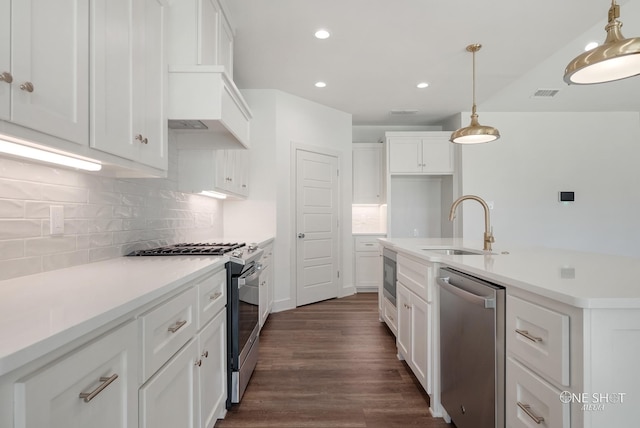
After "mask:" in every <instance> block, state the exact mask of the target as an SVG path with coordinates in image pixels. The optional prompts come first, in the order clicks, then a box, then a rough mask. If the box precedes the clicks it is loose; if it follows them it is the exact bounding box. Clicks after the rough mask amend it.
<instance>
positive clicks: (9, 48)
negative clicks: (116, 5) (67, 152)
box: [0, 0, 89, 145]
mask: <svg viewBox="0 0 640 428" xmlns="http://www.w3.org/2000/svg"><path fill="white" fill-rule="evenodd" d="M9 3H10V4H9ZM9 6H10V9H11V11H10V13H9ZM0 16H2V17H3V18H2V20H3V22H2V23H1V25H0V26H1V27H2V29H0V33H1V34H0V74H1V73H3V72H5V73H9V74H10V75H11V76H12V83H10V84H8V83H7V82H6V80H7V79H6V78H5V81H3V82H0V99H1V104H2V106H1V107H0V118H2V119H5V120H9V121H11V122H13V123H15V124H18V125H21V126H24V127H27V128H31V129H34V130H36V131H39V132H42V133H44V134H48V135H52V136H55V137H58V138H61V139H64V140H66V141H71V142H74V143H77V144H82V145H87V141H88V137H89V110H88V107H89V93H88V89H89V83H88V82H89V66H88V64H89V46H88V40H89V2H87V1H86V0H66V1H50V0H14V1H12V2H9V1H8V0H1V1H0ZM9 29H10V30H9ZM9 31H10V35H9ZM5 76H7V75H5ZM9 80H11V79H9ZM8 87H10V90H9V89H8Z"/></svg>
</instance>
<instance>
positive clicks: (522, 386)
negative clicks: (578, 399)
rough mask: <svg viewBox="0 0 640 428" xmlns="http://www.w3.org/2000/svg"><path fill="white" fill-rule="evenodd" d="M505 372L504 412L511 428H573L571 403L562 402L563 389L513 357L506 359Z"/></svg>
mask: <svg viewBox="0 0 640 428" xmlns="http://www.w3.org/2000/svg"><path fill="white" fill-rule="evenodd" d="M506 369H507V375H506V398H505V399H506V404H505V411H506V420H507V426H508V427H513V428H518V427H523V428H524V427H527V428H530V427H535V426H544V427H549V428H569V427H570V422H571V421H570V415H571V409H570V406H571V404H569V403H566V404H565V403H563V402H562V401H561V400H560V394H561V391H560V390H558V389H557V388H554V387H553V386H551V385H550V384H549V383H547V382H545V381H544V380H543V379H541V378H540V377H538V376H536V375H535V374H534V373H533V372H531V371H530V370H528V369H527V368H526V367H524V366H523V365H521V364H519V363H518V362H517V361H515V360H514V359H512V358H511V357H509V358H507V366H506ZM540 418H542V419H544V421H541V420H540ZM536 420H538V421H539V422H537V421H536Z"/></svg>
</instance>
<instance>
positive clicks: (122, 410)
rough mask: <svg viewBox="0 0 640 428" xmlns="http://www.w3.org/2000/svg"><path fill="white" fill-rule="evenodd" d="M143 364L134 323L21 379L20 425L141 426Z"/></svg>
mask: <svg viewBox="0 0 640 428" xmlns="http://www.w3.org/2000/svg"><path fill="white" fill-rule="evenodd" d="M137 367H138V332H137V328H136V323H135V322H130V323H129V324H126V325H125V326H123V327H120V328H118V329H117V330H116V331H114V332H112V333H108V334H106V335H105V336H103V337H101V338H100V339H98V340H96V341H94V342H92V343H90V344H88V345H86V346H84V347H82V348H81V349H79V350H76V351H73V352H72V353H71V354H69V355H68V356H66V357H63V358H62V359H60V360H57V361H55V362H53V363H52V364H50V365H48V366H45V367H43V368H42V369H40V370H38V371H36V372H35V373H33V374H31V375H29V376H27V377H26V378H24V379H20V380H18V381H17V382H16V383H15V388H14V391H15V396H14V403H15V404H14V410H15V421H14V427H15V428H31V427H33V428H70V427H78V428H79V427H92V428H125V427H127V428H134V427H137V426H138V406H137V395H138V393H137V389H138V371H137ZM153 426H154V428H157V427H158V426H159V425H153ZM164 426H167V427H169V426H171V425H164ZM176 426H178V425H173V426H172V428H174V427H176Z"/></svg>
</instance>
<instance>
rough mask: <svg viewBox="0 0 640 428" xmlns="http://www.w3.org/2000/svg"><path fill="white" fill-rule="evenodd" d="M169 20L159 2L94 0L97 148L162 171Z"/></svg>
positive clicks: (93, 103)
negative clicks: (165, 42)
mask: <svg viewBox="0 0 640 428" xmlns="http://www.w3.org/2000/svg"><path fill="white" fill-rule="evenodd" d="M164 20H165V8H164V7H163V6H162V5H161V4H160V3H159V2H158V0H92V12H91V24H92V25H91V35H92V49H91V77H92V79H91V93H92V97H91V146H92V147H95V148H97V149H99V150H102V151H105V152H107V153H111V154H114V155H116V156H120V157H123V158H125V159H129V160H133V161H135V162H139V163H142V164H145V165H148V166H151V167H154V168H158V169H162V170H166V169H167V126H166V112H165V94H166V62H165V56H164V51H163V49H164V29H165V24H164ZM114 34H118V37H114Z"/></svg>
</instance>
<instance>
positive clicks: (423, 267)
mask: <svg viewBox="0 0 640 428" xmlns="http://www.w3.org/2000/svg"><path fill="white" fill-rule="evenodd" d="M397 263H398V281H400V282H402V284H404V286H405V287H407V288H408V289H409V290H411V291H413V292H414V293H415V294H417V295H418V297H420V298H421V299H422V300H424V301H426V302H427V303H431V301H432V300H433V284H430V281H433V266H432V265H430V264H426V263H425V262H418V261H417V260H414V259H413V258H409V257H406V256H404V255H402V254H398V258H397Z"/></svg>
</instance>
